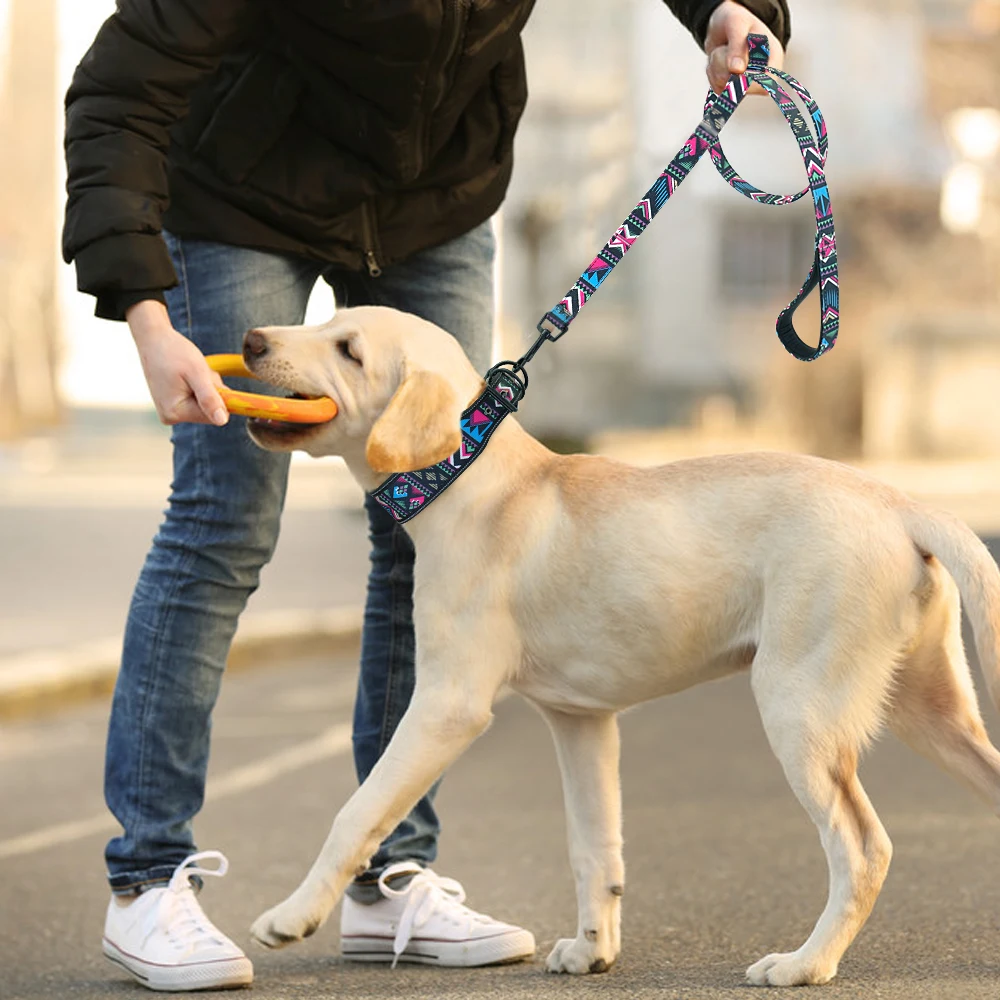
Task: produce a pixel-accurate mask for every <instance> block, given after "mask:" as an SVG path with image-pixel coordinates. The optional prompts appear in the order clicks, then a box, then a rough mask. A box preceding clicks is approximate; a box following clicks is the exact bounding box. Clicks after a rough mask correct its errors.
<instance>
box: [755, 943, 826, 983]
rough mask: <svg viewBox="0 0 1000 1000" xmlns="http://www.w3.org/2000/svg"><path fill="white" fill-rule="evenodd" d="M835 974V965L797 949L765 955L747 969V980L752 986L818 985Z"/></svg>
mask: <svg viewBox="0 0 1000 1000" xmlns="http://www.w3.org/2000/svg"><path fill="white" fill-rule="evenodd" d="M836 974H837V966H836V965H833V966H832V967H831V966H829V965H825V964H823V963H821V962H817V961H816V959H815V957H814V956H813V957H809V956H803V955H802V954H800V953H799V952H797V951H792V952H787V953H786V954H775V955H767V956H765V957H764V958H762V959H761V960H760V961H759V962H755V963H754V964H753V965H751V966H750V968H749V969H747V980H748V981H749V982H750V983H751V984H752V985H754V986H818V985H819V984H821V983H828V982H830V980H831V979H833V977H834V976H835V975H836Z"/></svg>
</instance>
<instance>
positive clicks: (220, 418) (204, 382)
mask: <svg viewBox="0 0 1000 1000" xmlns="http://www.w3.org/2000/svg"><path fill="white" fill-rule="evenodd" d="M213 374H215V373H214V372H211V371H210V370H209V369H208V367H207V366H206V369H205V372H200V371H199V372H198V373H197V374H196V375H194V376H193V377H191V378H189V380H188V382H189V385H190V386H191V389H192V391H193V392H194V396H195V399H196V400H197V402H198V406H199V408H200V409H201V412H202V413H203V414H205V416H206V417H208V419H209V421H210V422H211V423H213V424H215V425H216V426H218V427H221V426H222V425H223V424H225V423H226V422H227V421H228V420H229V411H228V410H227V409H226V404H225V403H223V402H222V397H221V396H220V395H219V390H218V388H217V386H216V385H215V383H214V382H213V380H212V378H211V376H212V375H213ZM220 384H221V383H220Z"/></svg>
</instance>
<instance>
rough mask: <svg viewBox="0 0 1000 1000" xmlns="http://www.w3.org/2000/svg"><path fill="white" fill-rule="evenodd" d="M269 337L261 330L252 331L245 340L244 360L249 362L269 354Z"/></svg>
mask: <svg viewBox="0 0 1000 1000" xmlns="http://www.w3.org/2000/svg"><path fill="white" fill-rule="evenodd" d="M267 349H268V345H267V337H265V336H264V334H262V333H261V332H260V330H251V331H250V332H249V333H248V334H247V335H246V336H245V337H244V338H243V360H244V361H247V362H249V361H250V360H251V358H259V357H261V356H262V355H264V354H267Z"/></svg>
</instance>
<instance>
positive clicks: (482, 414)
mask: <svg viewBox="0 0 1000 1000" xmlns="http://www.w3.org/2000/svg"><path fill="white" fill-rule="evenodd" d="M523 393H524V386H523V384H522V383H521V382H520V381H519V380H518V379H517V378H516V377H515V376H512V375H511V374H510V373H509V372H507V371H505V370H503V369H497V370H494V371H491V372H490V374H489V376H488V378H487V382H486V386H485V387H484V389H483V391H482V393H481V394H480V395H479V397H478V398H477V399H476V401H475V402H474V403H473V404H472V405H471V406H470V407H469V408H468V409H467V410H465V411H464V412H463V413H462V417H461V420H460V422H459V427H460V428H461V431H462V443H461V445H460V446H459V448H458V450H457V451H456V452H454V453H453V454H452V455H450V456H449V457H448V458H446V459H445V460H444V461H443V462H438V463H437V464H436V465H431V466H428V467H427V468H424V469H417V470H416V471H414V472H394V473H393V474H392V475H390V476H389V477H388V478H387V479H386V480H384V481H383V482H382V484H381V485H380V486H379V487H378V488H377V489H375V490H373V491H372V493H371V496H372V497H373V498H374V499H375V501H376V502H377V503H379V504H380V505H381V506H382V507H384V508H385V509H386V510H387V511H388V512H389V513H390V514H391V515H392V516H393V517H394V518H395V519H396V520H397V521H399V522H404V521H408V520H409V519H410V518H411V517H415V516H416V515H417V514H419V513H420V511H422V510H423V509H424V508H425V507H426V506H427V505H428V504H429V503H430V502H431V501H432V500H434V499H435V498H436V497H438V496H440V495H441V493H442V492H444V490H446V489H447V488H448V487H449V486H450V485H451V484H452V483H453V482H454V481H455V480H456V479H457V478H458V477H459V476H460V475H461V474H462V473H463V472H464V471H465V470H466V469H467V468H468V467H469V466H470V465H471V464H472V461H473V459H474V458H476V456H477V455H478V454H479V453H480V452H481V451H482V449H483V448H485V447H486V442H487V441H489V439H490V436H491V435H492V434H493V432H494V431H495V430H496V429H497V427H498V426H499V425H500V421H501V420H503V418H504V417H505V416H507V414H508V413H513V412H514V411H515V410H517V403H518V401H519V400H520V398H521V396H522V395H523Z"/></svg>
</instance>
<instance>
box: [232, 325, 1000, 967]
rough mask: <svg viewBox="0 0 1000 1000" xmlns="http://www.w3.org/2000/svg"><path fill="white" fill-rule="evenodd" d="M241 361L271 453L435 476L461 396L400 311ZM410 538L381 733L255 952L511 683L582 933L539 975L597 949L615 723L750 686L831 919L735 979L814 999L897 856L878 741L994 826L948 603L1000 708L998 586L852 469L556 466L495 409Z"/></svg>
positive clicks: (968, 539)
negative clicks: (540, 721) (255, 388)
mask: <svg viewBox="0 0 1000 1000" xmlns="http://www.w3.org/2000/svg"><path fill="white" fill-rule="evenodd" d="M244 356H245V361H246V364H247V365H248V367H249V368H250V370H251V371H252V372H253V373H254V375H256V376H257V377H259V378H261V379H264V380H265V381H267V382H271V383H273V384H275V385H277V386H279V387H282V388H284V389H285V390H289V391H291V392H293V393H297V394H299V395H303V396H330V397H332V398H333V399H334V400H335V401H336V403H337V406H338V414H337V416H336V418H334V419H333V420H332V421H330V422H328V423H323V424H317V425H313V426H303V425H291V424H279V423H275V422H273V421H261V420H252V421H251V422H250V434H251V436H252V437H253V439H254V441H256V443H257V444H258V445H260V446H262V447H264V448H267V449H271V450H286V451H287V450H291V449H303V450H305V451H307V452H308V453H310V454H311V455H314V456H322V455H330V454H334V455H340V456H342V457H343V459H344V460H345V462H346V464H347V467H348V469H349V470H350V471H351V473H352V474H353V476H354V478H355V479H356V480H357V481H358V483H359V484H360V485H361V487H362V488H363V489H365V490H368V491H371V490H374V489H375V488H377V487H378V486H379V485H380V484H381V483H382V482H383V481H384V480H385V478H386V475H387V474H389V473H392V472H404V471H412V470H414V469H419V468H423V467H426V466H429V465H433V464H435V463H437V462H439V461H442V460H443V459H445V458H446V457H448V456H449V455H451V454H452V453H453V452H454V451H455V450H456V449H457V448H458V447H459V443H460V432H459V417H460V414H461V412H462V411H463V409H465V408H466V407H467V406H468V405H469V404H470V402H471V401H472V400H474V399H475V398H476V397H477V396H478V394H479V393H480V391H481V389H482V386H483V380H482V378H481V376H480V375H479V374H478V373H477V372H476V371H475V370H474V369H473V367H472V366H471V364H470V363H469V361H468V359H467V358H466V356H465V354H464V352H463V351H462V349H461V347H460V346H459V345H458V342H457V341H456V340H455V339H454V338H453V337H452V336H451V335H450V334H448V333H446V332H445V331H444V330H441V329H440V328H438V327H436V326H434V325H432V324H431V323H428V322H425V321H423V320H421V319H419V318H417V317H415V316H411V315H408V314H405V313H401V312H397V311H395V310H392V309H387V308H381V307H359V308H349V309H343V310H340V311H338V312H337V314H336V316H335V317H334V319H333V320H332V321H331V322H329V323H327V324H325V325H322V326H315V327H286V328H275V327H273V328H266V329H260V330H254V331H251V332H250V333H248V334H247V336H246V338H245V342H244ZM406 531H407V532H408V533H409V535H410V536H411V538H412V540H413V544H414V547H415V551H416V567H415V584H414V612H413V614H414V625H415V629H416V651H417V652H416V655H417V661H416V688H415V691H414V694H413V698H412V701H411V703H410V706H409V709H408V710H407V712H406V714H405V716H404V718H403V719H402V721H401V722H400V724H399V727H398V729H397V730H396V733H395V735H394V736H393V738H392V741H391V743H390V745H389V747H388V749H387V751H386V753H385V754H384V756H383V757H382V758H381V759H380V760H379V762H378V764H377V765H376V766H375V768H374V770H373V771H372V772H371V774H370V775H369V777H368V779H367V780H366V781H365V782H364V783H363V784H362V785H361V787H360V788H359V789H358V790H357V792H355V793H354V795H352V796H351V798H350V799H349V801H348V802H347V804H346V805H345V806H344V807H343V808H342V809H341V810H340V812H339V813H338V814H337V816H336V818H335V819H334V821H333V825H332V828H331V830H330V833H329V836H328V837H327V839H326V842H325V844H324V846H323V848H322V850H321V852H320V854H319V856H318V857H317V859H316V861H315V862H314V864H313V865H312V868H311V869H310V870H309V872H308V874H307V875H306V876H305V878H304V880H303V881H302V883H301V884H300V885H299V887H298V888H297V889H295V891H294V892H293V893H292V894H291V895H290V896H289V897H288V898H287V899H286V900H285V901H284V902H282V903H280V904H278V905H277V906H275V907H274V908H272V909H270V910H268V911H267V912H266V913H264V914H263V915H262V916H261V917H259V918H258V919H257V921H256V922H255V923H254V924H253V927H252V929H251V933H252V935H253V937H254V938H255V939H256V940H257V941H258V942H259V943H261V944H263V945H266V946H268V947H280V946H282V945H285V944H288V943H290V942H293V941H296V940H298V939H300V938H303V937H306V936H308V935H310V934H312V933H313V932H314V931H315V930H316V929H317V928H318V927H319V926H320V925H321V924H322V923H323V922H324V920H326V918H327V917H328V916H329V914H330V912H331V910H332V909H333V907H334V906H335V905H336V903H337V901H338V900H339V898H340V896H341V894H342V892H343V890H344V888H345V887H346V885H347V883H348V882H349V881H350V880H351V879H352V878H353V877H354V876H355V875H357V874H359V873H360V872H362V871H364V870H365V868H366V867H367V863H368V860H369V858H370V857H371V856H372V854H373V853H374V852H375V850H376V848H377V846H378V844H379V843H380V842H381V841H382V839H383V838H384V837H385V836H386V835H387V834H388V833H389V832H390V831H391V830H393V829H394V828H395V826H396V824H397V823H398V822H399V821H400V820H401V819H402V818H403V817H404V816H405V815H406V814H407V813H408V812H409V810H410V809H411V807H412V806H413V805H414V804H415V803H416V802H417V801H418V800H419V799H420V798H421V796H422V795H423V794H424V793H425V792H426V791H427V790H428V789H429V788H430V786H431V785H432V783H433V782H434V781H435V780H436V779H437V778H438V777H439V776H440V775H441V774H442V772H443V771H444V770H445V769H446V768H447V767H448V766H449V765H450V764H451V763H452V762H453V761H455V759H456V758H457V757H458V756H459V755H460V754H461V753H462V752H463V751H464V750H465V749H466V748H467V747H468V746H469V745H470V744H471V743H472V741H473V740H475V739H476V737H478V736H479V735H480V734H481V733H482V732H483V731H484V730H485V729H486V728H487V726H488V724H489V722H490V719H491V706H492V704H493V701H494V699H495V697H496V696H497V693H498V692H499V691H500V689H501V687H503V686H504V685H509V686H510V687H511V688H513V689H514V690H515V691H517V692H519V693H520V694H521V695H523V696H524V697H525V698H527V699H528V700H529V701H530V702H532V703H533V704H534V705H535V706H536V707H537V708H538V709H539V711H540V712H541V714H542V715H543V716H544V718H545V719H546V721H547V722H548V725H549V727H550V729H551V731H552V735H553V737H554V741H555V745H556V750H557V755H558V759H559V765H560V769H561V772H562V781H563V786H564V791H565V799H566V804H567V810H568V823H567V826H568V831H569V854H570V861H571V866H572V869H573V874H574V877H575V881H576V891H577V901H578V910H579V920H578V925H577V933H576V936H575V937H572V938H567V939H565V940H561V941H559V942H558V943H557V944H556V945H555V947H554V949H553V950H552V952H551V954H550V955H549V956H548V959H547V968H548V969H549V970H550V971H553V972H568V973H588V972H589V973H596V972H603V971H605V970H607V969H609V968H610V967H611V966H612V965H613V964H614V962H615V959H616V958H617V956H618V954H619V949H620V943H621V942H620V909H621V901H622V894H623V892H624V885H625V872H624V865H623V860H622V834H621V795H620V786H619V774H618V771H619V766H618V764H619V737H618V722H617V716H618V713H619V712H621V711H622V710H623V709H626V708H628V707H630V706H632V705H635V704H637V703H639V702H643V701H647V700H649V699H652V698H658V697H660V696H663V695H667V694H671V693H673V692H676V691H681V690H683V689H685V688H687V687H690V686H691V685H694V684H699V683H702V682H703V681H708V680H713V679H716V678H721V677H724V676H726V675H729V674H732V673H735V672H737V671H748V672H749V674H750V683H751V686H752V689H753V694H754V697H755V699H756V702H757V706H758V709H759V711H760V716H761V719H762V721H763V725H764V729H765V731H766V733H767V737H768V740H769V742H770V745H771V748H772V749H773V751H774V753H775V755H776V756H777V757H778V759H779V761H780V762H781V765H782V767H783V769H784V772H785V775H786V777H787V779H788V782H789V784H790V785H791V788H792V790H793V791H794V793H795V795H796V796H797V797H798V799H799V801H800V802H801V804H802V806H803V807H804V808H805V810H806V811H807V812H808V813H809V815H810V817H811V818H812V820H813V822H814V823H815V824H816V826H817V827H818V829H819V834H820V839H821V842H822V844H823V848H824V850H825V852H826V857H827V863H828V865H829V871H830V882H829V898H828V900H827V904H826V908H825V909H824V910H823V913H822V914H821V916H820V917H819V920H818V922H817V923H816V926H815V928H814V929H813V931H812V933H811V934H810V935H809V938H808V939H807V940H806V941H805V943H804V944H803V945H802V946H801V947H800V948H799V949H798V950H797V951H793V952H790V953H786V954H771V955H767V956H766V957H764V958H762V959H760V961H758V962H756V963H755V964H753V965H751V966H750V968H749V969H748V970H747V978H748V979H749V981H750V982H751V983H753V984H756V985H775V986H790V985H801V984H809V983H825V982H828V981H829V980H830V979H832V978H833V977H834V976H835V975H836V972H837V967H838V963H839V962H840V959H841V957H842V955H843V954H844V952H845V950H846V949H847V947H848V946H849V945H850V943H851V941H852V940H853V939H854V937H855V935H856V934H857V933H858V931H859V930H860V928H861V926H862V925H863V924H864V922H865V920H866V919H867V917H868V914H869V913H870V912H871V909H872V906H873V905H874V903H875V899H876V897H877V896H878V893H879V890H880V888H881V886H882V882H883V880H884V879H885V876H886V871H887V869H888V866H889V860H890V856H891V853H892V845H891V843H890V840H889V837H888V835H887V834H886V831H885V829H884V828H883V826H882V824H881V822H880V821H879V818H878V816H877V815H876V813H875V810H874V809H873V808H872V805H871V802H870V801H869V800H868V797H867V795H866V794H865V791H864V789H863V788H862V787H861V784H860V782H859V780H858V775H857V762H858V755H859V753H860V752H861V751H862V750H863V749H864V748H865V746H866V745H867V744H869V743H870V742H871V740H872V739H873V738H874V737H875V736H876V734H877V733H878V732H879V730H880V729H881V728H882V727H883V724H888V726H889V727H891V729H892V730H894V731H895V733H897V734H898V736H900V737H901V738H902V740H903V741H904V742H906V743H907V744H908V745H909V746H911V747H913V748H914V749H915V750H918V751H919V752H921V753H922V754H924V755H926V756H927V757H929V758H931V759H932V760H934V761H936V762H937V763H938V764H940V765H941V766H942V767H944V768H945V769H946V770H947V771H948V772H950V773H951V774H952V775H954V776H955V777H956V778H958V779H960V780H961V781H962V782H963V783H964V784H966V785H967V786H969V787H970V788H971V789H972V790H973V791H974V792H976V793H978V794H979V795H980V796H981V797H982V798H984V799H985V800H986V801H987V802H989V803H990V804H991V805H992V806H993V808H994V810H995V811H997V810H1000V754H998V753H997V751H996V750H995V749H994V747H993V746H992V745H991V744H990V742H989V740H988V738H987V735H986V731H985V729H984V727H983V723H982V719H981V716H980V713H979V706H978V704H977V700H976V695H975V691H974V688H973V685H972V681H971V678H970V673H969V667H968V664H967V662H966V659H965V654H964V650H963V646H962V640H961V633H960V602H959V598H960V596H961V598H962V600H963V601H964V603H965V607H966V609H967V611H968V614H969V617H970V620H971V622H972V625H973V629H974V633H975V638H976V646H977V650H978V653H979V657H980V661H981V663H982V666H983V671H984V674H985V677H986V681H987V684H988V687H989V690H990V694H991V697H992V699H993V701H994V702H995V703H998V704H1000V636H998V628H997V623H998V622H1000V572H998V569H997V566H996V564H995V563H994V561H993V559H992V557H991V556H990V554H989V552H988V550H987V549H986V547H985V546H984V545H983V544H982V542H980V540H979V539H978V538H977V537H976V536H975V535H974V534H973V533H972V531H971V530H970V529H969V528H968V527H966V526H965V525H964V524H963V523H962V522H960V521H959V520H957V519H956V518H954V517H952V516H950V515H948V514H945V513H941V512H934V511H932V510H930V509H928V508H926V507H924V506H922V505H920V504H917V503H915V502H914V501H912V500H910V499H909V498H907V497H906V496H905V495H903V494H902V493H900V492H898V491H897V490H895V489H892V488H890V487H889V486H887V485H884V484H882V483H880V482H878V481H877V480H875V479H872V478H870V477H868V476H866V475H864V474H862V473H860V472H858V471H856V470H853V469H851V468H848V467H847V466H844V465H841V464H838V463H835V462H830V461H824V460H821V459H817V458H810V457H805V456H795V455H785V454H778V453H759V454H748V455H725V456H718V457H708V458H696V459H689V460H685V461H679V462H674V463H670V464H667V465H663V466H661V467H657V468H637V467H633V466H630V465H626V464H623V463H620V462H616V461H612V460H610V459H608V458H603V457H598V456H592V455H568V456H564V455H557V454H554V453H553V452H551V451H549V450H548V449H547V448H545V447H544V446H543V445H542V444H541V443H540V442H538V441H537V440H535V439H534V438H533V437H531V436H530V435H529V434H528V433H527V432H526V431H525V430H524V429H523V428H522V427H521V426H520V425H519V424H518V422H517V420H516V419H515V418H514V417H512V416H511V417H508V418H507V419H506V420H505V421H504V422H503V423H502V424H501V425H500V426H499V427H498V428H497V430H496V431H495V432H494V434H493V437H492V439H491V440H490V442H489V444H488V446H487V447H486V448H485V449H484V451H483V452H482V454H481V455H480V456H479V457H478V458H477V459H476V460H475V462H473V463H472V465H471V466H470V467H469V468H468V469H467V470H466V471H465V472H464V473H463V474H462V476H461V477H460V478H458V479H457V480H456V481H455V482H454V483H452V484H451V485H450V486H449V488H448V489H447V490H446V491H445V492H443V493H442V494H441V495H440V496H439V497H438V498H437V499H436V500H435V501H434V503H433V504H431V505H430V506H429V507H427V509H425V510H423V511H421V513H420V514H419V516H417V517H416V518H414V519H413V520H412V521H409V522H407V524H406Z"/></svg>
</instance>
